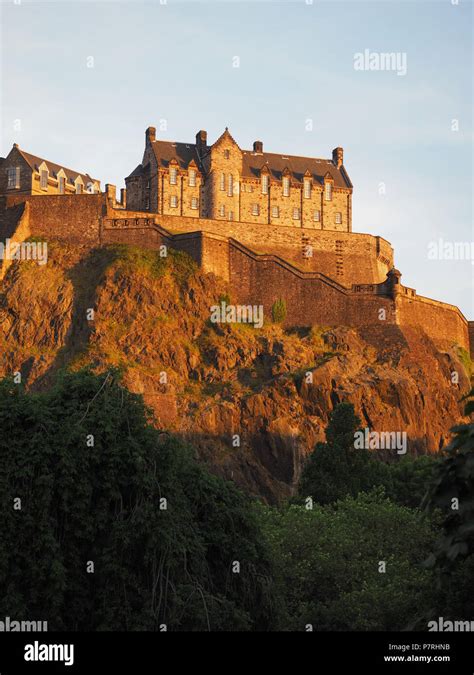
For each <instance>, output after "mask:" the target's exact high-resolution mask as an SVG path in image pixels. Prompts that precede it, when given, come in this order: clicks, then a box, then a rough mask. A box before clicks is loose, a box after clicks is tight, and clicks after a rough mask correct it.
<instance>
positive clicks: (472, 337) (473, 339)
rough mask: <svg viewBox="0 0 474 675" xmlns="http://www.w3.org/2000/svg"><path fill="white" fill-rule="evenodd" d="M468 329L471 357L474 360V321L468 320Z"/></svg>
mask: <svg viewBox="0 0 474 675" xmlns="http://www.w3.org/2000/svg"><path fill="white" fill-rule="evenodd" d="M467 329H468V331H469V345H470V354H471V359H473V360H474V321H468V322H467Z"/></svg>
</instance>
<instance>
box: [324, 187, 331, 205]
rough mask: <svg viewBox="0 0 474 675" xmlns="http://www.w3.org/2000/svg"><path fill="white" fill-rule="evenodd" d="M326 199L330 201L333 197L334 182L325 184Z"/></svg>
mask: <svg viewBox="0 0 474 675" xmlns="http://www.w3.org/2000/svg"><path fill="white" fill-rule="evenodd" d="M324 199H325V200H326V201H327V202H330V201H331V199H332V183H325V184H324Z"/></svg>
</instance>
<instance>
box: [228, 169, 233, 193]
mask: <svg viewBox="0 0 474 675" xmlns="http://www.w3.org/2000/svg"><path fill="white" fill-rule="evenodd" d="M233 194H234V178H233V176H232V174H229V176H228V179H227V196H228V197H232V195H233Z"/></svg>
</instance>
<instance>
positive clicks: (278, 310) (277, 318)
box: [272, 298, 286, 323]
mask: <svg viewBox="0 0 474 675" xmlns="http://www.w3.org/2000/svg"><path fill="white" fill-rule="evenodd" d="M272 319H273V322H274V323H283V322H284V320H285V319H286V302H285V301H284V300H282V298H278V300H275V302H274V303H273V305H272Z"/></svg>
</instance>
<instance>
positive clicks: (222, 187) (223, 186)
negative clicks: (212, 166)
mask: <svg viewBox="0 0 474 675" xmlns="http://www.w3.org/2000/svg"><path fill="white" fill-rule="evenodd" d="M220 188H221V190H225V173H221V179H220Z"/></svg>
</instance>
